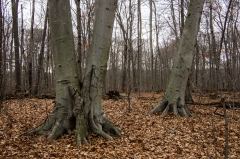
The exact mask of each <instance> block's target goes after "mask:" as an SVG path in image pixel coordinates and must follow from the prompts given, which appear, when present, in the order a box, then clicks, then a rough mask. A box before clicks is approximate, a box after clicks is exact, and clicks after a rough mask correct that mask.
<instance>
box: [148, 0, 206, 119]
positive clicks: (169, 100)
mask: <svg viewBox="0 0 240 159" xmlns="http://www.w3.org/2000/svg"><path fill="white" fill-rule="evenodd" d="M203 4H204V0H199V1H195V0H191V1H190V4H189V9H188V14H187V19H186V22H185V25H184V29H183V34H182V36H181V39H180V43H179V47H178V54H177V57H176V59H175V61H174V66H173V70H172V73H171V77H170V81H169V83H168V87H167V90H166V92H165V96H164V97H163V99H162V101H160V102H159V103H158V104H157V106H156V107H155V108H154V109H153V110H151V111H150V114H152V113H157V112H158V111H162V115H165V114H166V113H167V112H173V113H174V115H176V116H191V113H190V112H189V110H188V108H187V107H186V106H185V91H186V87H187V81H188V77H189V74H190V71H191V65H192V60H193V51H194V45H195V43H196V39H197V33H198V29H199V23H200V17H201V13H202V9H203Z"/></svg>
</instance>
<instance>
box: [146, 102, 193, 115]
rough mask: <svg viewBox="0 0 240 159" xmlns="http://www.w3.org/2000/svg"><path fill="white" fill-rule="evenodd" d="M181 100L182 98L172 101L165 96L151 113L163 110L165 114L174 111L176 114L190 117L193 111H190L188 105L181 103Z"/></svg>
mask: <svg viewBox="0 0 240 159" xmlns="http://www.w3.org/2000/svg"><path fill="white" fill-rule="evenodd" d="M179 101H180V99H178V100H176V101H174V102H171V103H170V102H169V101H168V100H167V99H165V98H163V99H162V100H161V101H160V102H159V103H158V104H157V106H156V107H155V108H154V109H152V110H151V111H150V112H149V114H155V113H158V112H162V114H161V115H162V116H164V115H166V114H167V113H168V112H173V114H174V115H175V116H187V117H190V116H191V113H190V111H189V109H188V108H187V106H186V105H181V104H180V102H179Z"/></svg>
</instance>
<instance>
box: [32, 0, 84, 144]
mask: <svg viewBox="0 0 240 159" xmlns="http://www.w3.org/2000/svg"><path fill="white" fill-rule="evenodd" d="M48 3H49V4H48V6H49V24H50V31H51V45H52V52H53V57H54V68H55V73H56V80H57V81H56V101H55V107H54V110H53V111H52V113H51V114H50V115H49V117H48V118H47V120H46V121H45V122H44V123H43V124H42V125H40V126H39V127H37V128H36V129H33V130H31V131H30V132H28V134H38V135H48V138H49V139H57V138H59V137H61V136H62V135H63V134H64V133H66V132H70V131H71V130H72V129H74V128H75V125H76V124H75V121H76V119H75V114H74V105H73V100H74V99H73V96H72V94H71V92H70V91H69V88H71V89H74V90H75V92H80V86H79V80H78V74H77V65H76V57H75V50H74V41H73V32H72V22H71V12H70V3H69V1H62V0H61V1H59V0H51V1H49V2H48Z"/></svg>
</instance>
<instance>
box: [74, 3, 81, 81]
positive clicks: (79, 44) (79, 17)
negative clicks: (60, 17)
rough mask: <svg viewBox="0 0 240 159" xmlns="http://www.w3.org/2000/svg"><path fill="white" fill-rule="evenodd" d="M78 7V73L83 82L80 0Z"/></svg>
mask: <svg viewBox="0 0 240 159" xmlns="http://www.w3.org/2000/svg"><path fill="white" fill-rule="evenodd" d="M75 4H76V8H77V33H78V34H77V35H78V40H77V58H78V59H77V62H78V70H79V71H78V72H79V73H78V74H79V80H80V82H82V78H83V77H82V43H81V39H82V31H81V23H82V22H81V9H80V0H75Z"/></svg>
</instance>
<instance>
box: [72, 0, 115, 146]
mask: <svg viewBox="0 0 240 159" xmlns="http://www.w3.org/2000/svg"><path fill="white" fill-rule="evenodd" d="M116 7H117V0H104V1H97V2H96V8H95V9H96V10H95V21H94V28H93V38H92V43H91V45H90V50H89V55H88V58H87V67H86V70H85V75H84V79H83V90H82V96H83V101H81V99H79V98H78V100H77V101H78V102H79V103H82V102H83V103H84V107H79V106H80V105H79V106H77V107H76V108H77V121H76V140H77V145H78V146H80V145H81V143H82V142H86V141H87V137H88V130H89V129H90V131H92V132H94V133H96V134H98V135H100V136H102V137H104V138H106V139H110V140H112V139H113V138H112V137H111V136H110V135H108V134H107V133H106V132H111V133H113V134H115V135H118V136H120V132H119V130H118V129H117V128H115V127H114V126H113V124H112V123H111V122H110V121H109V120H108V118H107V116H106V114H105V113H104V111H103V108H102V91H103V88H104V85H103V84H104V80H105V72H106V69H107V61H108V57H109V49H110V44H111V37H112V30H113V22H114V17H115V10H116ZM86 116H88V118H86ZM86 119H88V120H86Z"/></svg>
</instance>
